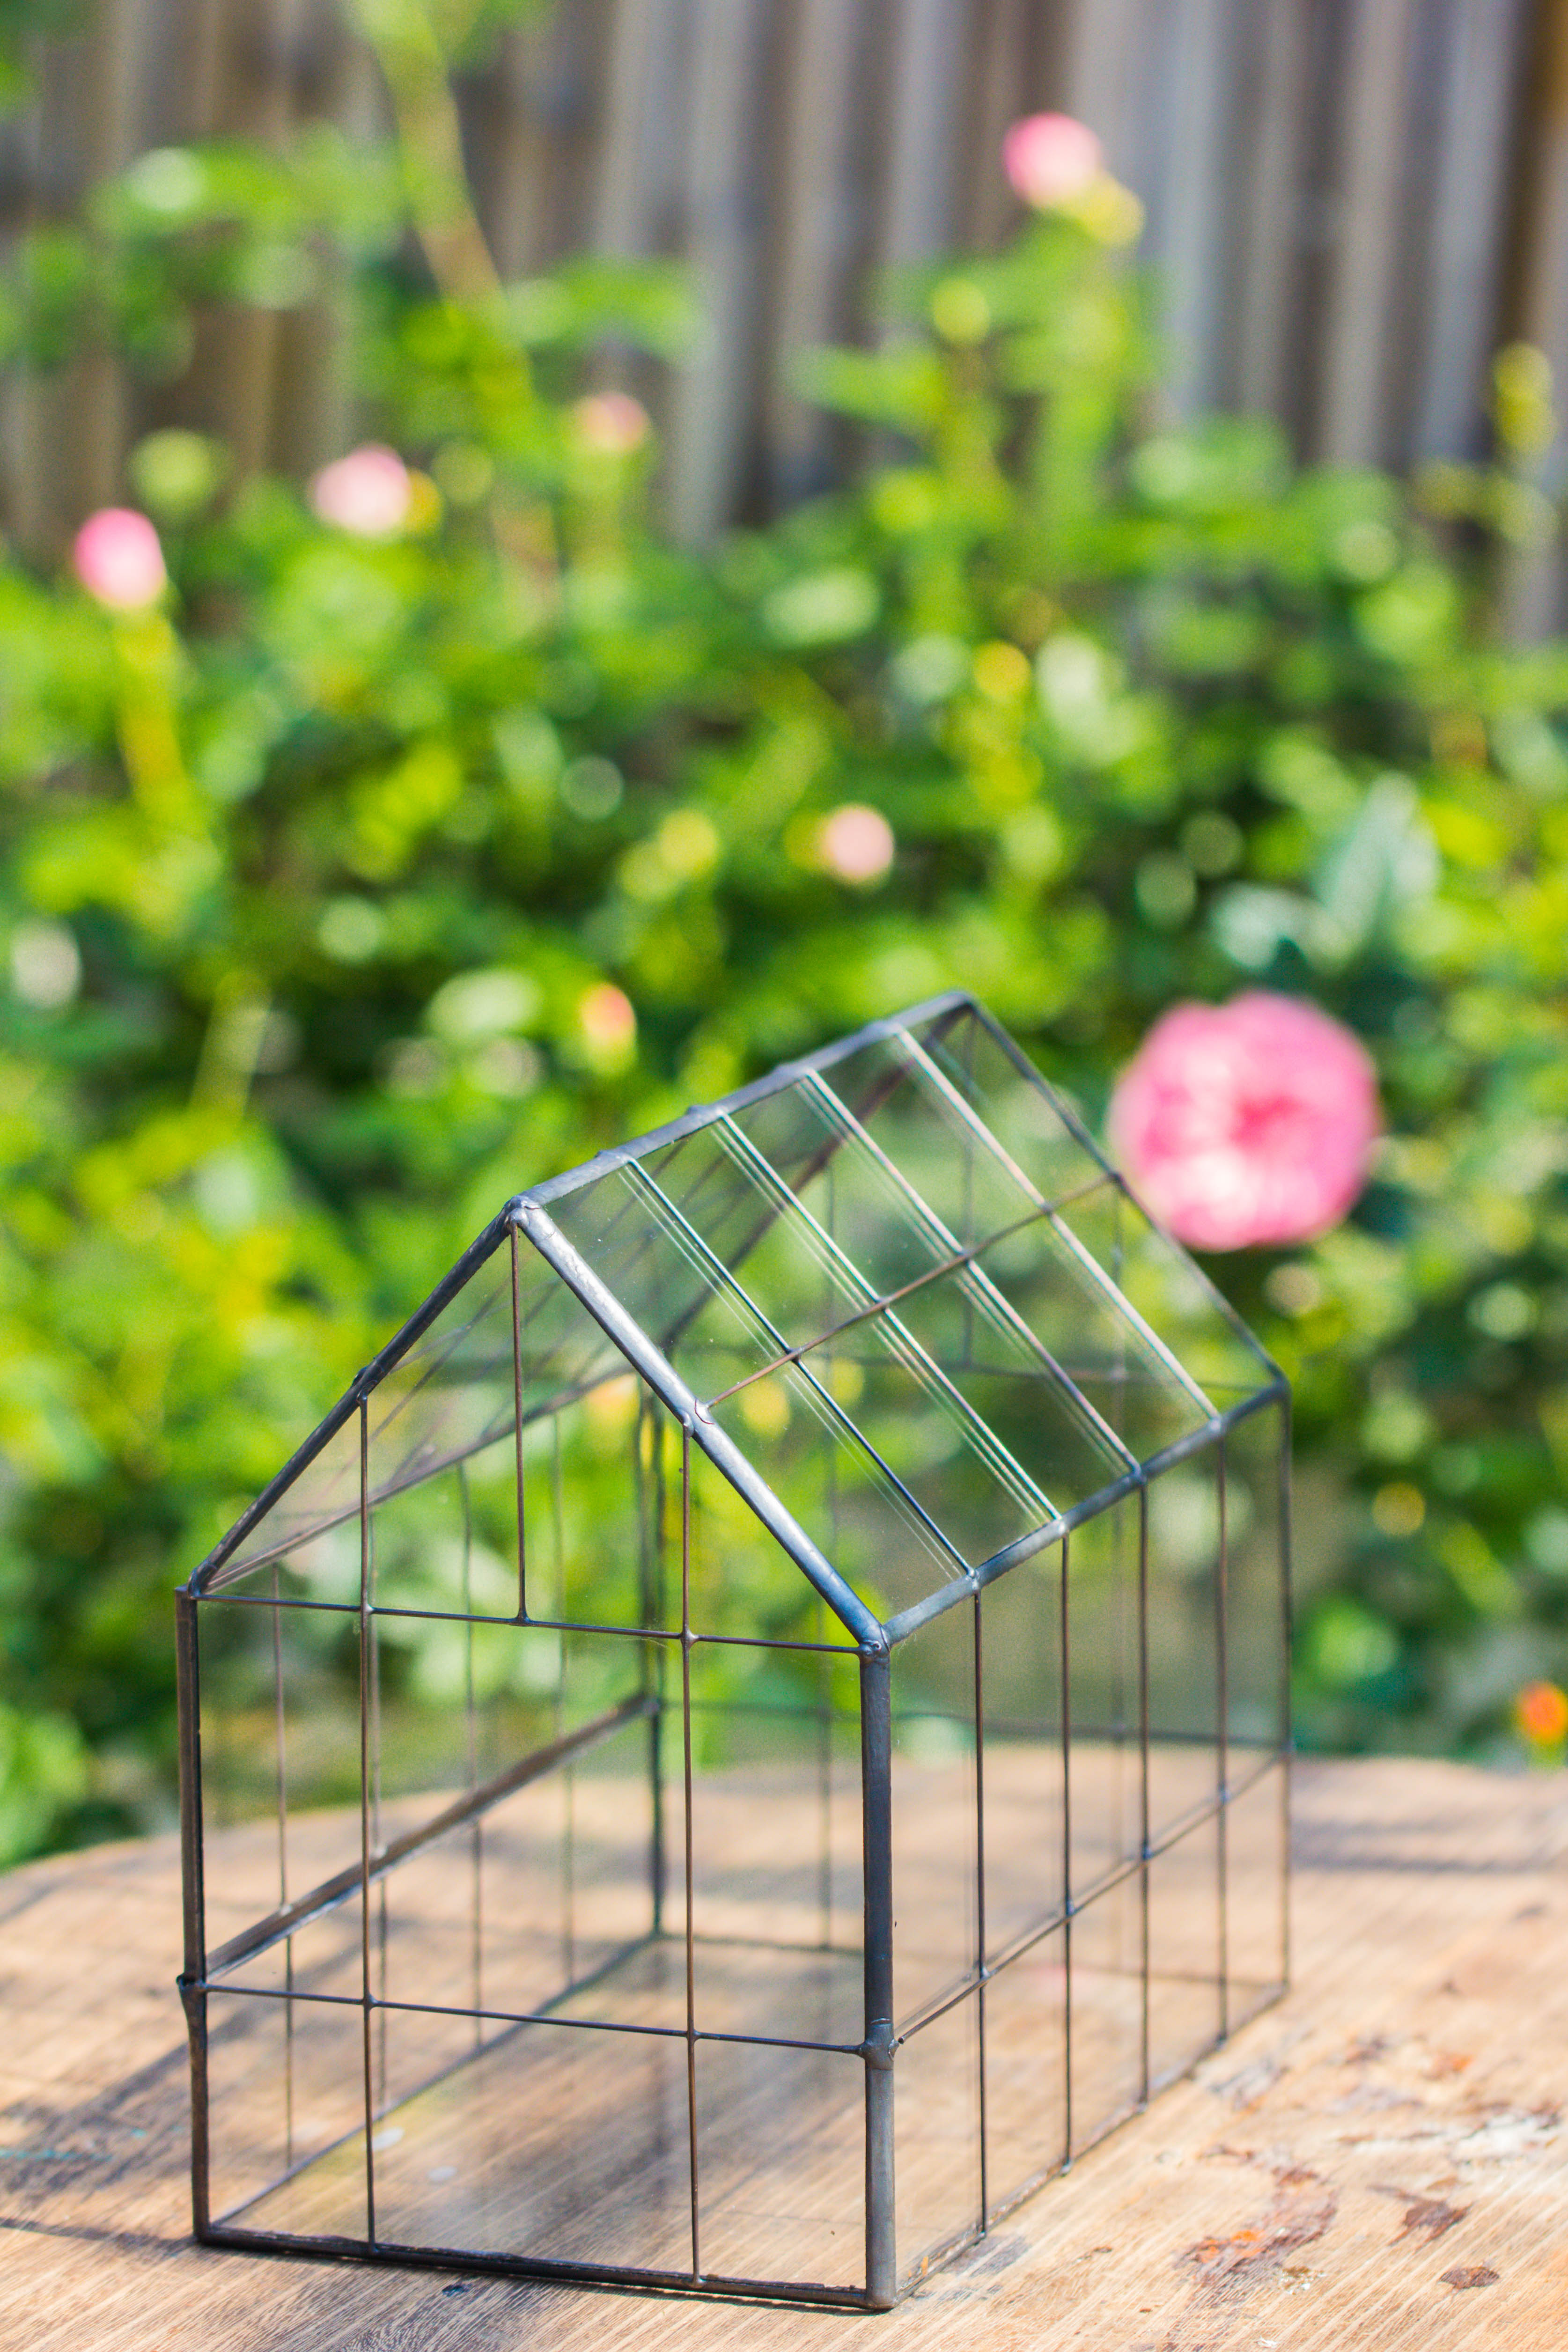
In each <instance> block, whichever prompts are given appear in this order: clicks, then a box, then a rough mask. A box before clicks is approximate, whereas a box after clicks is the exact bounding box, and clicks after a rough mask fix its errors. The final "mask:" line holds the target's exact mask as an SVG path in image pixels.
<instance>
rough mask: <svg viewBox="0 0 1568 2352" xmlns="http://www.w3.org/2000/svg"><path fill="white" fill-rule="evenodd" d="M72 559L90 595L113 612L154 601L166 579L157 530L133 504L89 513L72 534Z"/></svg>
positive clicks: (130, 610) (136, 609)
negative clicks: (73, 542) (74, 536)
mask: <svg viewBox="0 0 1568 2352" xmlns="http://www.w3.org/2000/svg"><path fill="white" fill-rule="evenodd" d="M71 561H72V562H73V563H74V564H75V566H76V576H77V578H78V579H79V581H80V582H81V584H82V586H83V587H84V588H85V589H86V590H87V592H88V593H89V596H96V597H97V599H98V601H99V603H100V604H108V605H109V606H110V608H111V609H112V610H113V611H114V612H117V613H139V612H141V611H142V609H143V607H144V606H146V605H148V604H156V603H157V601H158V599H159V597H160V596H161V595H162V594H163V591H164V589H165V588H166V587H167V586H168V584H169V575H168V572H166V571H165V569H164V567H163V548H162V547H161V545H160V544H159V541H158V534H157V532H156V531H155V530H153V526H152V524H151V523H150V522H149V521H148V520H147V518H146V516H145V515H144V514H138V513H137V512H136V510H135V509H134V508H133V507H100V509H99V511H98V512H97V514H95V515H89V517H88V519H87V520H86V522H84V523H83V525H82V527H81V529H80V530H79V531H78V533H77V535H76V543H75V545H74V546H73V548H72V550H71Z"/></svg>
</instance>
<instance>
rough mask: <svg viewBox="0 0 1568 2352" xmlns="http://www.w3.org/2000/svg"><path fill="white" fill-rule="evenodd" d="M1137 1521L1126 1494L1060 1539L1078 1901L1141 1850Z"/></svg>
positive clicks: (1131, 1499)
mask: <svg viewBox="0 0 1568 2352" xmlns="http://www.w3.org/2000/svg"><path fill="white" fill-rule="evenodd" d="M1138 1518H1139V1512H1138V1497H1137V1496H1135V1495H1131V1496H1128V1497H1127V1498H1126V1500H1125V1501H1123V1502H1121V1503H1117V1504H1114V1505H1112V1507H1110V1510H1107V1511H1101V1512H1100V1513H1099V1515H1098V1516H1097V1517H1094V1518H1092V1519H1089V1520H1087V1521H1086V1522H1085V1524H1084V1525H1083V1526H1082V1527H1081V1528H1075V1529H1074V1531H1073V1533H1072V1534H1071V1535H1070V1536H1069V1537H1068V1543H1067V1557H1068V1665H1069V1675H1068V1683H1069V1692H1070V1705H1071V1713H1072V1759H1071V1775H1072V1777H1071V1790H1070V1794H1071V1814H1072V1880H1073V1897H1074V1900H1075V1901H1076V1902H1079V1903H1081V1902H1082V1901H1083V1899H1084V1897H1085V1896H1086V1895H1088V1893H1089V1890H1090V1888H1091V1887H1093V1886H1095V1885H1098V1884H1099V1882H1100V1880H1101V1879H1103V1878H1105V1877H1107V1876H1108V1875H1109V1874H1110V1872H1111V1871H1113V1870H1116V1869H1118V1868H1119V1867H1120V1866H1121V1864H1122V1863H1124V1862H1127V1861H1130V1860H1131V1859H1133V1858H1135V1857H1136V1856H1137V1855H1138V1854H1139V1853H1141V1851H1142V1840H1143V1768H1142V1710H1141V1701H1140V1684H1139V1664H1138V1579H1139V1563H1138Z"/></svg>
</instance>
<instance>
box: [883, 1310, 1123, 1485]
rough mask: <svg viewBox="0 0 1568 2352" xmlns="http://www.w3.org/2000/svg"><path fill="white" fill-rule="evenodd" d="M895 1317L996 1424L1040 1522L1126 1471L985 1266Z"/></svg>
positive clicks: (1002, 1450) (1000, 1446) (1001, 1447)
mask: <svg viewBox="0 0 1568 2352" xmlns="http://www.w3.org/2000/svg"><path fill="white" fill-rule="evenodd" d="M898 1316H899V1320H900V1324H901V1325H902V1326H903V1328H905V1329H906V1330H907V1331H909V1332H910V1335H911V1337H912V1338H913V1339H916V1340H917V1341H918V1342H919V1344H920V1345H921V1347H922V1348H923V1349H925V1350H926V1352H927V1353H928V1354H929V1355H930V1356H931V1359H932V1360H933V1361H934V1362H935V1363H936V1364H937V1365H938V1366H940V1368H941V1370H942V1372H943V1373H945V1375H946V1376H947V1378H948V1379H949V1380H950V1381H952V1385H953V1386H954V1388H956V1389H957V1390H958V1391H959V1393H960V1394H961V1395H962V1396H963V1399H964V1401H965V1402H966V1403H968V1404H969V1405H970V1406H972V1407H973V1411H974V1412H975V1413H976V1414H977V1415H978V1416H979V1417H980V1419H981V1420H982V1421H983V1422H984V1423H985V1424H986V1425H987V1427H988V1428H989V1429H990V1430H991V1432H992V1433H993V1434H994V1439H995V1443H996V1449H997V1451H998V1453H999V1454H1001V1456H1002V1458H1003V1459H1004V1460H1005V1462H1006V1463H1007V1464H1008V1465H1015V1466H1014V1467H1013V1469H1012V1477H1013V1480H1014V1483H1017V1482H1018V1481H1019V1480H1022V1479H1026V1480H1028V1481H1029V1482H1030V1488H1029V1489H1026V1491H1028V1492H1031V1494H1032V1496H1037V1501H1034V1502H1033V1507H1034V1508H1035V1509H1037V1512H1038V1515H1039V1516H1038V1518H1037V1522H1036V1524H1037V1525H1040V1524H1043V1523H1044V1522H1045V1521H1046V1520H1047V1519H1048V1518H1050V1517H1053V1516H1054V1515H1055V1513H1056V1512H1058V1511H1065V1510H1068V1509H1070V1508H1071V1507H1073V1505H1074V1504H1077V1503H1083V1502H1087V1501H1088V1500H1089V1496H1091V1495H1098V1494H1099V1493H1100V1491H1101V1489H1102V1488H1103V1487H1106V1486H1110V1485H1111V1484H1112V1482H1113V1481H1114V1480H1115V1479H1117V1478H1119V1477H1121V1475H1122V1474H1123V1473H1124V1472H1125V1470H1126V1469H1127V1467H1128V1461H1127V1456H1126V1455H1125V1454H1121V1453H1119V1452H1118V1450H1117V1448H1116V1446H1115V1445H1114V1444H1112V1442H1111V1440H1110V1437H1109V1435H1108V1434H1107V1433H1106V1432H1105V1431H1104V1430H1103V1429H1101V1428H1100V1425H1099V1423H1097V1422H1096V1421H1095V1419H1094V1416H1093V1415H1092V1414H1091V1413H1090V1412H1088V1411H1087V1410H1086V1409H1085V1407H1084V1405H1083V1403H1082V1402H1080V1400H1079V1398H1078V1397H1077V1396H1076V1395H1075V1394H1074V1393H1073V1391H1072V1389H1071V1388H1070V1386H1069V1385H1068V1382H1067V1381H1065V1380H1064V1379H1063V1378H1062V1376H1061V1374H1060V1373H1059V1372H1058V1370H1057V1369H1056V1366H1055V1364H1054V1363H1053V1362H1052V1360H1051V1359H1050V1357H1049V1355H1048V1354H1047V1352H1046V1351H1045V1350H1043V1349H1041V1348H1040V1347H1039V1346H1038V1345H1037V1343H1036V1342H1035V1340H1034V1339H1033V1338H1032V1336H1031V1334H1030V1332H1029V1330H1028V1328H1027V1327H1026V1326H1025V1325H1024V1324H1022V1323H1020V1322H1019V1320H1018V1318H1017V1317H1016V1314H1015V1313H1014V1312H1013V1311H1012V1310H1011V1308H1010V1307H1008V1305H1007V1303H1006V1302H1005V1300H1004V1299H1003V1298H1002V1297H1000V1296H999V1294H998V1293H997V1291H996V1290H995V1289H994V1286H992V1284H991V1282H990V1281H989V1279H988V1278H987V1277H986V1276H985V1274H984V1272H981V1271H977V1270H975V1269H973V1268H966V1269H965V1270H964V1271H963V1272H962V1273H959V1274H955V1275H947V1276H943V1277H942V1279H941V1280H940V1281H937V1282H934V1283H931V1284H930V1285H929V1286H926V1287H924V1288H922V1289H921V1290H916V1291H912V1292H911V1293H910V1296H909V1297H907V1298H904V1299H901V1300H900V1303H899V1308H898ZM853 1337H854V1334H853V1333H848V1334H846V1339H853Z"/></svg>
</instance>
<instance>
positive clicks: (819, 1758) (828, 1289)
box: [815, 1154, 838, 1951]
mask: <svg viewBox="0 0 1568 2352" xmlns="http://www.w3.org/2000/svg"><path fill="white" fill-rule="evenodd" d="M825 1172H826V1200H825V1202H824V1203H823V1211H824V1222H825V1223H826V1228H827V1236H828V1239H829V1240H830V1241H831V1242H832V1243H833V1244H834V1245H835V1246H836V1247H837V1241H838V1194H837V1175H838V1160H837V1154H835V1156H834V1157H833V1158H832V1159H831V1160H829V1161H828V1163H827V1167H826V1171H825ZM822 1286H823V1295H824V1301H825V1306H826V1319H827V1320H828V1321H831V1319H832V1316H833V1304H834V1302H833V1297H832V1276H830V1274H829V1272H828V1269H827V1267H826V1265H824V1266H823V1268H822ZM825 1370H826V1377H827V1381H828V1384H829V1386H832V1385H833V1381H834V1359H833V1350H832V1349H831V1347H829V1348H828V1349H827V1350H826V1364H825ZM819 1442H820V1443H821V1444H823V1446H824V1448H825V1455H824V1463H823V1468H824V1472H825V1475H826V1486H827V1526H828V1545H829V1555H828V1556H829V1558H830V1559H832V1560H833V1562H834V1565H835V1566H836V1567H837V1562H838V1447H837V1443H836V1441H835V1440H834V1438H833V1437H832V1436H831V1434H829V1433H827V1432H824V1433H823V1436H822V1439H821V1440H820V1441H819ZM815 1613H816V1639H817V1640H818V1641H819V1642H822V1643H826V1642H827V1641H828V1639H829V1638H830V1628H829V1624H828V1617H827V1603H826V1601H824V1600H823V1598H822V1596H821V1594H820V1593H818V1594H817V1595H816V1612H815ZM816 1693H817V1713H816V1825H817V1837H818V1841H819V1843H818V1847H817V1861H816V1906H817V1931H818V1937H819V1940H820V1942H821V1945H822V1948H823V1950H824V1951H826V1950H827V1949H828V1948H829V1947H830V1946H831V1944H832V1942H833V1661H832V1659H831V1658H826V1657H822V1658H818V1659H817V1661H816Z"/></svg>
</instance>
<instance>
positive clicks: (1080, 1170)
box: [910, 1004, 1110, 1202]
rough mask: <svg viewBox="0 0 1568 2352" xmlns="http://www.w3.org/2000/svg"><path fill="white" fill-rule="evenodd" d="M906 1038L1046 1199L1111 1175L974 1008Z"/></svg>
mask: <svg viewBox="0 0 1568 2352" xmlns="http://www.w3.org/2000/svg"><path fill="white" fill-rule="evenodd" d="M910 1036H911V1038H912V1040H913V1041H914V1043H915V1044H916V1045H918V1046H919V1048H920V1049H921V1052H922V1053H923V1054H924V1055H926V1056H927V1057H928V1058H929V1060H930V1061H931V1064H932V1066H934V1067H935V1068H936V1069H937V1070H938V1071H940V1073H941V1074H942V1077H944V1078H945V1079H946V1080H947V1081H948V1083H949V1084H950V1085H951V1086H952V1087H953V1089H954V1090H955V1092H956V1093H958V1094H959V1095H960V1096H962V1097H963V1100H964V1101H965V1102H966V1103H968V1104H969V1105H970V1106H971V1107H972V1108H973V1110H974V1111H975V1112H976V1114H977V1115H978V1117H979V1118H981V1120H982V1121H983V1122H984V1126H985V1127H986V1129H988V1131H989V1132H990V1134H991V1135H992V1137H993V1138H994V1141H995V1143H996V1146H997V1148H998V1149H999V1150H1001V1151H1002V1152H1003V1153H1005V1156H1006V1158H1007V1159H1008V1160H1011V1161H1012V1162H1013V1164H1014V1166H1015V1167H1016V1169H1017V1170H1018V1171H1019V1173H1020V1174H1021V1175H1022V1176H1023V1177H1024V1178H1025V1179H1026V1181H1027V1182H1028V1183H1029V1184H1031V1185H1032V1186H1033V1187H1034V1188H1035V1190H1036V1191H1037V1192H1039V1193H1040V1194H1041V1196H1042V1197H1043V1198H1044V1199H1045V1200H1047V1201H1052V1202H1056V1201H1060V1200H1063V1199H1065V1198H1066V1197H1067V1196H1068V1194H1069V1193H1072V1192H1078V1191H1079V1190H1080V1189H1081V1188H1082V1187H1083V1186H1085V1185H1089V1184H1094V1183H1097V1182H1098V1181H1100V1179H1101V1178H1102V1177H1104V1176H1106V1175H1108V1174H1109V1173H1110V1163H1109V1162H1108V1161H1107V1160H1104V1159H1103V1158H1102V1157H1101V1155H1100V1152H1099V1151H1097V1150H1096V1149H1095V1147H1094V1144H1093V1143H1092V1141H1091V1140H1090V1139H1089V1135H1088V1134H1087V1133H1086V1131H1085V1130H1084V1129H1083V1127H1082V1126H1081V1125H1080V1124H1079V1121H1078V1119H1077V1118H1075V1116H1074V1115H1073V1113H1072V1112H1071V1110H1070V1109H1069V1108H1068V1106H1067V1105H1066V1104H1065V1103H1063V1102H1062V1101H1061V1100H1060V1098H1059V1097H1058V1096H1057V1095H1056V1094H1055V1093H1054V1092H1053V1091H1052V1089H1051V1088H1050V1087H1047V1084H1046V1082H1045V1080H1044V1079H1043V1078H1042V1077H1041V1076H1039V1074H1038V1072H1037V1070H1035V1069H1034V1068H1033V1066H1031V1065H1030V1064H1029V1063H1028V1062H1026V1060H1025V1058H1024V1056H1023V1055H1021V1054H1020V1053H1018V1051H1017V1049H1016V1047H1015V1046H1012V1045H1005V1044H1004V1043H1003V1042H1002V1041H1001V1040H1000V1039H999V1038H998V1037H997V1036H996V1034H995V1033H994V1031H993V1030H992V1028H991V1027H990V1025H989V1024H988V1023H987V1022H986V1021H984V1019H983V1018H982V1016H981V1015H980V1013H977V1012H976V1011H975V1010H974V1008H973V1005H967V1004H966V1005H962V1006H960V1007H958V1008H957V1009H956V1010H949V1011H946V1012H943V1013H939V1014H937V1015H935V1016H934V1017H932V1018H931V1019H930V1020H928V1021H924V1022H921V1023H918V1024H913V1025H912V1026H911V1029H910Z"/></svg>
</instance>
